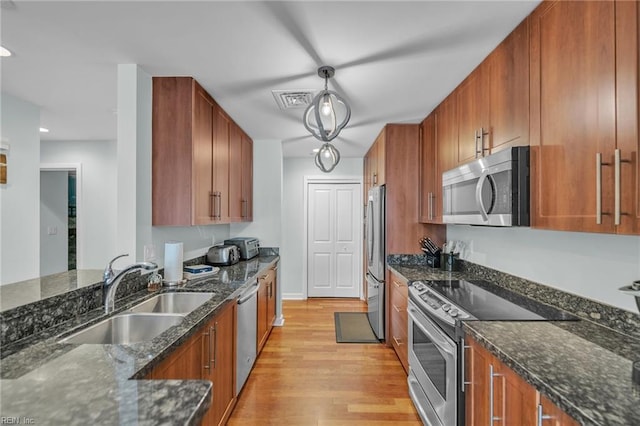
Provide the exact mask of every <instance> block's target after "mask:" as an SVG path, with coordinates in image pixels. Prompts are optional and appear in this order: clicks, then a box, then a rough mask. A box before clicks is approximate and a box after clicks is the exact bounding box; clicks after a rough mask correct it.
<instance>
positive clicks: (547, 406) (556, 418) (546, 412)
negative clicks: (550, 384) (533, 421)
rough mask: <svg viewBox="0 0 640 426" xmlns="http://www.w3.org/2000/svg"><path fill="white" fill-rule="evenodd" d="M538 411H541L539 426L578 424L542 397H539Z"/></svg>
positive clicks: (575, 425)
mask: <svg viewBox="0 0 640 426" xmlns="http://www.w3.org/2000/svg"><path fill="white" fill-rule="evenodd" d="M539 409H540V410H542V413H541V414H542V424H540V425H539V426H578V425H579V423H578V422H577V421H575V420H574V419H573V418H572V417H571V416H569V415H568V414H567V413H565V412H564V411H562V410H561V409H560V408H559V407H558V406H557V405H555V404H554V403H553V402H551V401H550V400H549V399H548V398H546V397H545V396H544V395H540V408H539Z"/></svg>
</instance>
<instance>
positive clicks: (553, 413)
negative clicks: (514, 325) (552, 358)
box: [464, 336, 578, 426]
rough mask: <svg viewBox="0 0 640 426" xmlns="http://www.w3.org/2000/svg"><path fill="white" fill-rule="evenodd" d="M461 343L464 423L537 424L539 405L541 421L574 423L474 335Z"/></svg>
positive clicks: (559, 425)
mask: <svg viewBox="0 0 640 426" xmlns="http://www.w3.org/2000/svg"><path fill="white" fill-rule="evenodd" d="M465 343H466V345H465V359H464V362H465V365H464V369H465V375H464V377H465V382H466V384H465V386H466V387H465V425H467V426H471V425H474V426H475V425H477V426H480V425H482V426H484V425H487V424H495V423H499V424H504V425H519V426H537V425H538V423H537V420H538V410H539V409H541V410H542V414H543V415H545V416H548V417H543V420H544V421H543V422H542V424H543V425H549V426H551V425H554V426H574V425H577V424H578V423H576V422H575V420H573V419H572V418H571V417H570V416H569V415H567V414H566V413H564V412H563V411H562V410H560V409H559V408H558V407H557V406H555V405H554V404H552V403H551V402H550V401H549V400H547V399H546V398H545V397H544V396H542V395H540V393H539V392H537V391H536V390H535V388H534V387H533V386H531V385H530V384H529V383H527V382H526V381H525V380H524V379H522V377H520V376H519V375H517V374H516V373H515V372H514V371H513V370H511V369H510V368H509V367H507V366H506V365H505V364H503V363H502V362H501V361H500V360H499V359H498V358H496V357H495V356H493V355H492V354H490V353H489V352H488V351H487V350H486V349H485V348H483V347H482V346H481V345H480V344H478V342H476V341H475V340H474V339H472V338H470V337H468V336H467V337H466V339H465ZM491 403H493V405H491ZM492 417H493V419H492ZM556 419H557V420H558V422H555V421H556ZM552 421H553V422H554V423H552Z"/></svg>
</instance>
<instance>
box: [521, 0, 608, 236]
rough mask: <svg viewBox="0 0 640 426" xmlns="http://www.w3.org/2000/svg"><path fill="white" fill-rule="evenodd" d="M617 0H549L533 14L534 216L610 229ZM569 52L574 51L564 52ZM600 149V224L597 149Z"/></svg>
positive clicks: (536, 220) (572, 227)
mask: <svg viewBox="0 0 640 426" xmlns="http://www.w3.org/2000/svg"><path fill="white" fill-rule="evenodd" d="M614 10H615V3H613V2H563V1H558V2H548V3H543V4H542V5H541V6H539V7H538V8H537V9H536V10H535V11H534V12H533V13H532V14H531V16H530V31H531V32H530V52H531V55H530V58H531V70H530V72H531V79H530V89H531V92H530V111H531V129H530V137H531V141H530V142H531V187H532V191H531V222H532V226H533V227H536V228H549V229H556V230H568V231H589V232H613V218H612V213H613V190H612V189H613V167H612V166H611V165H612V164H613V152H614V148H615V131H616V129H615V110H616V108H615V89H616V81H615V77H616V75H615V29H614ZM567 52H571V54H570V55H569V54H567ZM598 153H599V154H602V160H603V163H607V164H608V165H603V166H602V167H601V171H602V179H601V182H602V188H603V190H602V191H601V196H602V206H603V211H604V213H606V214H604V215H603V216H602V224H601V225H600V224H598V223H597V221H596V201H597V196H598V195H599V194H597V191H596V154H598Z"/></svg>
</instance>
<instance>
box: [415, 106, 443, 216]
mask: <svg viewBox="0 0 640 426" xmlns="http://www.w3.org/2000/svg"><path fill="white" fill-rule="evenodd" d="M436 175H437V167H436V115H435V114H430V115H429V116H428V117H427V118H425V119H424V121H422V123H421V124H420V193H419V198H420V213H419V220H420V222H421V223H430V222H436V223H438V221H437V219H436V218H437V214H436V210H437V209H436V204H437V200H440V199H441V196H438V195H439V194H441V193H442V184H441V183H440V184H439V183H438V182H441V181H442V177H440V180H438V178H437V176H436Z"/></svg>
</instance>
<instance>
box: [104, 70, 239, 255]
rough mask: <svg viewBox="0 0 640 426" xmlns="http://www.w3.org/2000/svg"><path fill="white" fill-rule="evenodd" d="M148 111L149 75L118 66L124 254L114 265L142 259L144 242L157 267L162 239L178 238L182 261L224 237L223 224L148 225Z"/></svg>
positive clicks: (121, 248)
mask: <svg viewBox="0 0 640 426" xmlns="http://www.w3.org/2000/svg"><path fill="white" fill-rule="evenodd" d="M151 110H152V79H151V76H150V75H149V74H147V73H146V72H145V71H144V70H142V69H141V68H140V67H139V66H137V65H135V64H123V65H118V156H117V164H118V181H117V182H118V183H117V187H118V192H117V205H118V209H117V211H118V214H117V225H116V226H117V250H118V252H119V253H126V252H128V253H129V254H130V256H129V257H128V258H124V259H122V260H121V261H119V263H118V265H119V266H121V265H126V264H128V263H133V262H135V261H142V260H144V247H145V245H153V246H155V261H156V262H157V263H158V264H159V265H160V266H161V267H162V266H164V244H165V243H166V242H169V241H181V242H183V245H184V258H185V260H186V259H190V258H193V257H196V256H201V255H202V254H204V253H206V251H207V249H208V248H209V247H210V246H211V245H213V244H216V243H221V242H222V241H223V240H224V239H226V238H229V225H211V226H192V227H177V226H175V227H170V226H164V227H153V226H151ZM133 182H135V185H133V184H132V183H133Z"/></svg>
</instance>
